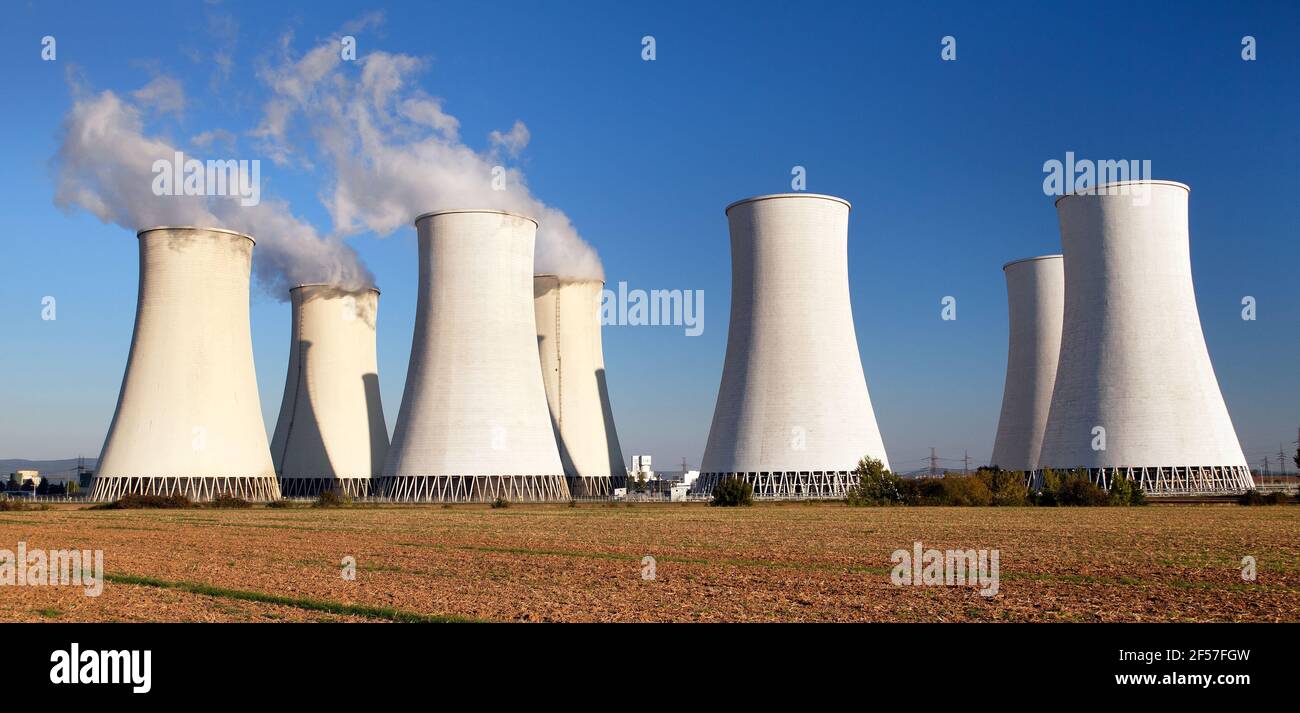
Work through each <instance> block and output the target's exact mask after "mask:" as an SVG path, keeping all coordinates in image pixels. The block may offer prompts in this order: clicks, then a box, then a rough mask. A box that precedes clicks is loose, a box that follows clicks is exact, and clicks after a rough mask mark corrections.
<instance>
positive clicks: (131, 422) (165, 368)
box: [91, 227, 280, 500]
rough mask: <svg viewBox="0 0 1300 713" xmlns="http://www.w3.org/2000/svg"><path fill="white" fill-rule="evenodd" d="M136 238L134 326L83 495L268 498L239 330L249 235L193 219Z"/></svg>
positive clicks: (243, 330) (249, 362)
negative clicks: (101, 443) (87, 491)
mask: <svg viewBox="0 0 1300 713" xmlns="http://www.w3.org/2000/svg"><path fill="white" fill-rule="evenodd" d="M137 237H138V242H139V246H140V293H139V302H138V304H137V306H136V313H135V332H134V334H133V335H132V339H131V353H130V356H129V357H128V358H127V362H126V373H125V375H124V376H123V377H122V390H121V393H120V394H119V396H118V400H117V409H116V411H115V412H114V413H113V422H112V424H111V425H110V426H109V429H108V436H107V438H106V439H105V441H104V449H103V454H102V456H101V458H100V460H99V467H98V469H97V470H98V472H97V473H96V474H95V479H94V482H93V485H92V489H91V497H92V498H93V499H95V500H114V499H116V498H118V497H121V496H122V495H126V494H128V493H140V494H157V495H173V494H176V495H183V496H186V497H189V498H191V499H194V500H208V499H211V498H213V497H215V496H217V495H222V494H229V495H234V496H237V497H241V498H245V499H248V500H272V499H278V498H279V497H280V487H279V485H278V484H277V483H276V478H275V466H274V465H273V464H272V461H271V449H270V446H269V444H268V443H267V439H266V427H265V426H264V425H263V422H262V408H261V402H260V400H259V396H258V393H257V377H256V374H255V373H254V369H253V343H252V338H251V336H250V333H249V322H248V305H249V302H248V286H249V285H248V281H249V270H250V268H251V265H252V259H253V238H251V237H249V236H247V235H244V234H241V233H236V232H234V231H230V230H220V229H216V228H193V227H180V228H150V229H147V230H141V231H140V232H139V233H138V235H137Z"/></svg>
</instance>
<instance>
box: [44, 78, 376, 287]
mask: <svg viewBox="0 0 1300 713" xmlns="http://www.w3.org/2000/svg"><path fill="white" fill-rule="evenodd" d="M179 92H180V89H179V84H177V83H175V82H171V81H163V82H160V81H159V80H155V81H154V82H151V83H150V84H149V85H148V86H146V87H145V88H144V89H142V90H140V91H138V92H136V93H135V95H134V96H135V97H136V99H137V100H138V101H140V102H141V103H143V104H146V105H152V106H154V107H155V108H160V109H161V110H164V111H178V110H179V108H180V107H183V106H184V101H183V99H182V98H181V97H182V95H181V94H179ZM74 94H75V95H76V96H75V99H74V103H73V106H72V108H71V110H70V111H69V112H68V115H67V116H66V117H65V119H64V123H63V135H62V142H61V144H60V146H59V150H58V153H57V154H56V156H55V159H54V163H55V167H56V169H57V176H56V184H57V185H56V189H55V195H54V202H55V204H56V205H57V206H59V207H60V208H62V209H63V210H68V211H70V210H73V209H74V208H77V207H80V208H82V209H84V210H87V211H89V212H90V213H93V214H94V215H95V216H97V217H98V218H99V219H100V220H102V221H104V222H106V223H116V224H118V225H120V226H122V227H124V228H127V229H128V230H131V231H135V230H137V229H140V228H148V227H154V226H160V225H197V226H204V227H208V226H210V227H222V228H229V229H232V230H237V231H239V232H243V233H248V234H250V235H252V236H253V237H254V238H255V239H257V241H258V245H257V250H256V251H255V254H256V258H255V259H254V261H253V263H254V266H255V268H256V273H257V276H258V280H259V283H260V284H261V285H262V286H263V287H265V288H266V289H267V290H268V291H269V292H270V293H271V294H272V295H274V296H275V297H276V298H278V299H281V300H287V299H288V298H289V288H290V287H292V286H294V285H296V284H301V283H304V282H324V283H328V284H332V285H337V286H339V287H341V288H343V289H348V290H359V289H363V288H365V287H369V286H371V285H372V284H373V282H374V278H373V277H372V276H371V274H370V272H369V270H367V269H366V268H365V266H364V265H362V264H361V261H360V259H359V257H358V256H357V254H356V252H355V251H354V250H353V249H352V248H351V247H350V246H348V245H346V244H344V243H343V242H342V241H341V240H339V239H337V238H331V237H325V236H321V235H320V234H318V233H317V231H316V229H315V228H313V227H312V226H311V225H310V224H308V223H306V222H304V221H302V220H300V219H299V218H297V217H296V216H294V215H293V213H292V212H291V211H290V209H289V206H288V204H287V203H285V202H284V201H282V200H276V199H268V198H263V199H262V201H261V202H260V203H259V204H257V205H254V206H247V207H245V206H242V205H240V201H239V197H238V196H231V197H226V196H183V195H176V196H172V195H164V196H158V195H155V194H154V192H153V179H154V175H155V174H154V172H153V163H154V161H156V160H159V159H163V160H167V161H170V160H172V157H173V156H174V154H175V152H176V151H177V150H178V147H176V146H173V145H172V144H171V143H169V142H167V141H166V140H163V139H161V138H156V137H151V136H147V135H146V134H145V130H144V118H143V112H142V109H141V107H140V106H137V105H136V104H132V103H131V102H130V101H128V100H126V99H124V98H122V97H120V96H118V95H117V94H115V93H113V92H111V91H104V92H101V93H99V94H95V95H85V94H81V93H79V92H78V91H77V90H76V89H75V88H74ZM186 156H187V157H188V158H200V157H199V156H197V155H195V154H193V153H192V152H186Z"/></svg>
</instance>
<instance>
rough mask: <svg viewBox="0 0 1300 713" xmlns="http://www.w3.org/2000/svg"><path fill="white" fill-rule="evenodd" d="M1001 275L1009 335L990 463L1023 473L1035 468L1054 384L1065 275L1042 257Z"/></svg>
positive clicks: (1056, 260)
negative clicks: (1005, 297)
mask: <svg viewBox="0 0 1300 713" xmlns="http://www.w3.org/2000/svg"><path fill="white" fill-rule="evenodd" d="M1002 271H1003V272H1004V273H1006V276H1007V305H1008V308H1009V312H1010V318H1011V332H1010V336H1009V338H1008V340H1007V379H1006V385H1005V386H1004V387H1003V391H1002V416H1001V417H1000V418H999V419H998V433H997V438H996V439H995V440H994V442H993V459H992V463H993V464H994V465H996V466H999V467H1001V468H1002V469H1004V470H1015V471H1023V472H1029V471H1032V470H1034V469H1035V468H1037V467H1038V452H1039V449H1041V448H1042V445H1043V429H1044V428H1045V427H1046V426H1047V410H1048V408H1049V407H1051V405H1052V386H1053V385H1054V384H1055V383H1056V359H1057V356H1058V355H1059V353H1060V351H1061V316H1062V313H1063V311H1064V309H1065V270H1064V268H1063V267H1062V265H1061V256H1060V255H1043V256H1042V257H1030V258H1025V259H1024V260H1016V261H1015V262H1009V263H1007V264H1006V265H1003V266H1002Z"/></svg>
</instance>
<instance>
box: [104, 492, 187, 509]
mask: <svg viewBox="0 0 1300 713" xmlns="http://www.w3.org/2000/svg"><path fill="white" fill-rule="evenodd" d="M192 507H194V503H192V502H190V499H189V498H187V497H185V496H184V495H123V496H122V497H120V498H118V499H117V500H114V501H113V502H111V503H104V504H102V505H96V506H95V507H94V509H95V510H172V509H181V508H192Z"/></svg>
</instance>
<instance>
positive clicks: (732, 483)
mask: <svg viewBox="0 0 1300 713" xmlns="http://www.w3.org/2000/svg"><path fill="white" fill-rule="evenodd" d="M753 504H754V486H752V485H750V484H749V483H748V482H746V481H744V480H741V479H740V478H726V479H724V480H722V481H721V482H719V483H718V484H717V485H716V486H714V488H713V500H710V501H709V505H712V506H714V507H737V506H745V507H748V506H750V505H753Z"/></svg>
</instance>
